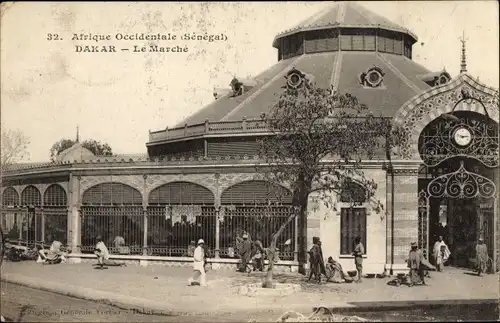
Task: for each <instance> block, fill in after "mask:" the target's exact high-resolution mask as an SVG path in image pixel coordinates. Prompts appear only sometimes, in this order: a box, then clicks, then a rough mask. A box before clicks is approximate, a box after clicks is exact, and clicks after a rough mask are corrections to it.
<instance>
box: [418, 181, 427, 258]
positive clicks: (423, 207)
mask: <svg viewBox="0 0 500 323" xmlns="http://www.w3.org/2000/svg"><path fill="white" fill-rule="evenodd" d="M418 245H419V246H420V247H421V248H422V249H423V250H424V252H425V255H426V257H427V259H429V247H428V246H429V197H428V196H427V192H425V191H424V190H421V191H420V192H419V193H418Z"/></svg>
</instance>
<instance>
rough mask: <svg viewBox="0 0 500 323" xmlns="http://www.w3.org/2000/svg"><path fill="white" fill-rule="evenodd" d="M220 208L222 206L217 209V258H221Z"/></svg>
mask: <svg viewBox="0 0 500 323" xmlns="http://www.w3.org/2000/svg"><path fill="white" fill-rule="evenodd" d="M220 210H221V206H219V207H217V208H216V211H215V258H216V259H219V258H220Z"/></svg>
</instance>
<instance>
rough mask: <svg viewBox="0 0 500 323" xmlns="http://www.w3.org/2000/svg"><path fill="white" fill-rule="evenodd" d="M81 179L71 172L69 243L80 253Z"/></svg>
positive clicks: (69, 188) (69, 187)
mask: <svg viewBox="0 0 500 323" xmlns="http://www.w3.org/2000/svg"><path fill="white" fill-rule="evenodd" d="M80 179H81V176H74V175H73V174H70V176H69V183H68V193H69V194H68V206H69V208H68V245H69V247H70V249H71V250H72V252H73V253H80V244H81V217H80Z"/></svg>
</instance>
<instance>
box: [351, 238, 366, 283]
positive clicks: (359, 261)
mask: <svg viewBox="0 0 500 323" xmlns="http://www.w3.org/2000/svg"><path fill="white" fill-rule="evenodd" d="M354 244H355V247H354V252H353V253H352V255H353V256H354V264H355V265H356V271H357V272H358V280H356V282H357V283H361V282H362V277H363V255H364V254H365V247H364V246H363V243H362V242H361V237H360V236H357V237H356V238H355V239H354Z"/></svg>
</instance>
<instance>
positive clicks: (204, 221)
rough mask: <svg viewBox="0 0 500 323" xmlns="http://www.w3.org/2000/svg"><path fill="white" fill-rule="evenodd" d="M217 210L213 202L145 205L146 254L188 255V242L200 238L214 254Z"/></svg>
mask: <svg viewBox="0 0 500 323" xmlns="http://www.w3.org/2000/svg"><path fill="white" fill-rule="evenodd" d="M215 215H216V211H215V207H214V206H213V205H212V206H200V205H168V206H149V207H148V254H150V255H154V256H179V257H188V256H192V255H190V254H189V252H188V251H189V246H190V245H191V244H194V245H195V244H196V242H197V241H198V239H203V240H204V241H205V245H206V247H207V248H208V251H209V252H210V256H211V257H213V256H214V254H213V252H212V251H213V249H215V241H216V230H215V226H216V216H215Z"/></svg>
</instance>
